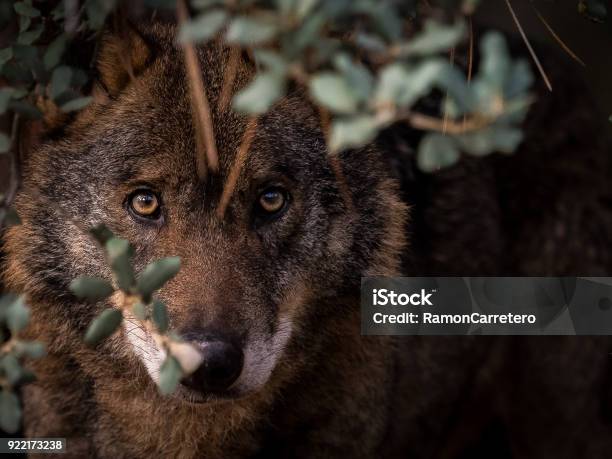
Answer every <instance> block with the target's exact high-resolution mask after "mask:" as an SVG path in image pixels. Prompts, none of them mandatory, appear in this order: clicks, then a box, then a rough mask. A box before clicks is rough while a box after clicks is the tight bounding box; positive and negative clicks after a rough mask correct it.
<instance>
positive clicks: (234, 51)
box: [218, 46, 241, 113]
mask: <svg viewBox="0 0 612 459" xmlns="http://www.w3.org/2000/svg"><path fill="white" fill-rule="evenodd" d="M240 52H241V50H240V48H239V47H238V46H232V48H231V50H230V55H229V58H228V61H227V66H226V68H225V72H224V75H223V87H222V88H221V95H220V96H219V106H218V107H219V112H221V113H223V112H224V111H226V110H227V107H228V106H229V103H230V100H231V98H232V89H233V88H234V82H235V81H236V74H237V73H238V63H239V61H240Z"/></svg>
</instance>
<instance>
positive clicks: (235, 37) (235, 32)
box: [225, 17, 278, 46]
mask: <svg viewBox="0 0 612 459" xmlns="http://www.w3.org/2000/svg"><path fill="white" fill-rule="evenodd" d="M277 32H278V26H277V24H275V23H274V22H272V20H270V19H268V18H265V19H264V18H254V17H238V18H235V19H234V20H232V22H231V23H230V25H229V27H228V29H227V33H226V35H225V38H226V40H227V41H228V42H229V43H239V44H241V45H249V46H252V45H258V44H261V43H265V42H267V41H270V40H271V39H272V38H274V36H275V35H276V33H277Z"/></svg>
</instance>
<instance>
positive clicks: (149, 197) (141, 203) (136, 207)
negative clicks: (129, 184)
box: [129, 190, 160, 218]
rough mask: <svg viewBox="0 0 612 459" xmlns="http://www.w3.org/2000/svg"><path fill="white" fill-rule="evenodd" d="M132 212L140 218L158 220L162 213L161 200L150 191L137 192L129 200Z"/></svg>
mask: <svg viewBox="0 0 612 459" xmlns="http://www.w3.org/2000/svg"><path fill="white" fill-rule="evenodd" d="M129 205H130V210H132V212H134V213H135V214H136V215H137V216H139V217H144V218H157V217H158V216H159V212H160V204H159V198H158V197H157V195H156V194H155V193H153V192H152V191H149V190H140V191H137V192H135V193H134V194H133V195H132V196H131V197H130V199H129Z"/></svg>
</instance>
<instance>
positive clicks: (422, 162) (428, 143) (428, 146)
mask: <svg viewBox="0 0 612 459" xmlns="http://www.w3.org/2000/svg"><path fill="white" fill-rule="evenodd" d="M459 157H460V154H459V150H458V148H457V145H455V142H454V141H453V138H452V137H449V136H447V135H443V134H438V133H433V134H428V135H427V136H425V138H424V139H423V140H421V144H420V145H419V151H418V156H417V164H418V166H419V168H420V169H421V170H422V171H424V172H435V171H437V170H439V169H442V168H444V167H449V166H452V165H453V164H455V163H456V162H457V161H458V160H459Z"/></svg>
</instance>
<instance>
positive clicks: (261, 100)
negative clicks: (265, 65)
mask: <svg viewBox="0 0 612 459" xmlns="http://www.w3.org/2000/svg"><path fill="white" fill-rule="evenodd" d="M285 85H286V81H285V76H284V75H283V74H281V73H279V72H271V71H270V72H263V73H260V74H258V75H257V76H256V77H255V78H254V79H253V81H251V83H250V84H249V85H248V86H247V87H246V88H244V89H242V90H241V91H239V92H238V93H237V94H236V95H235V96H234V100H233V106H234V109H235V110H237V111H238V112H242V113H249V114H254V115H256V114H261V113H265V112H267V111H268V109H269V108H270V107H271V106H272V105H274V103H275V102H276V101H277V100H278V99H280V98H281V97H282V96H283V94H284V93H285Z"/></svg>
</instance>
